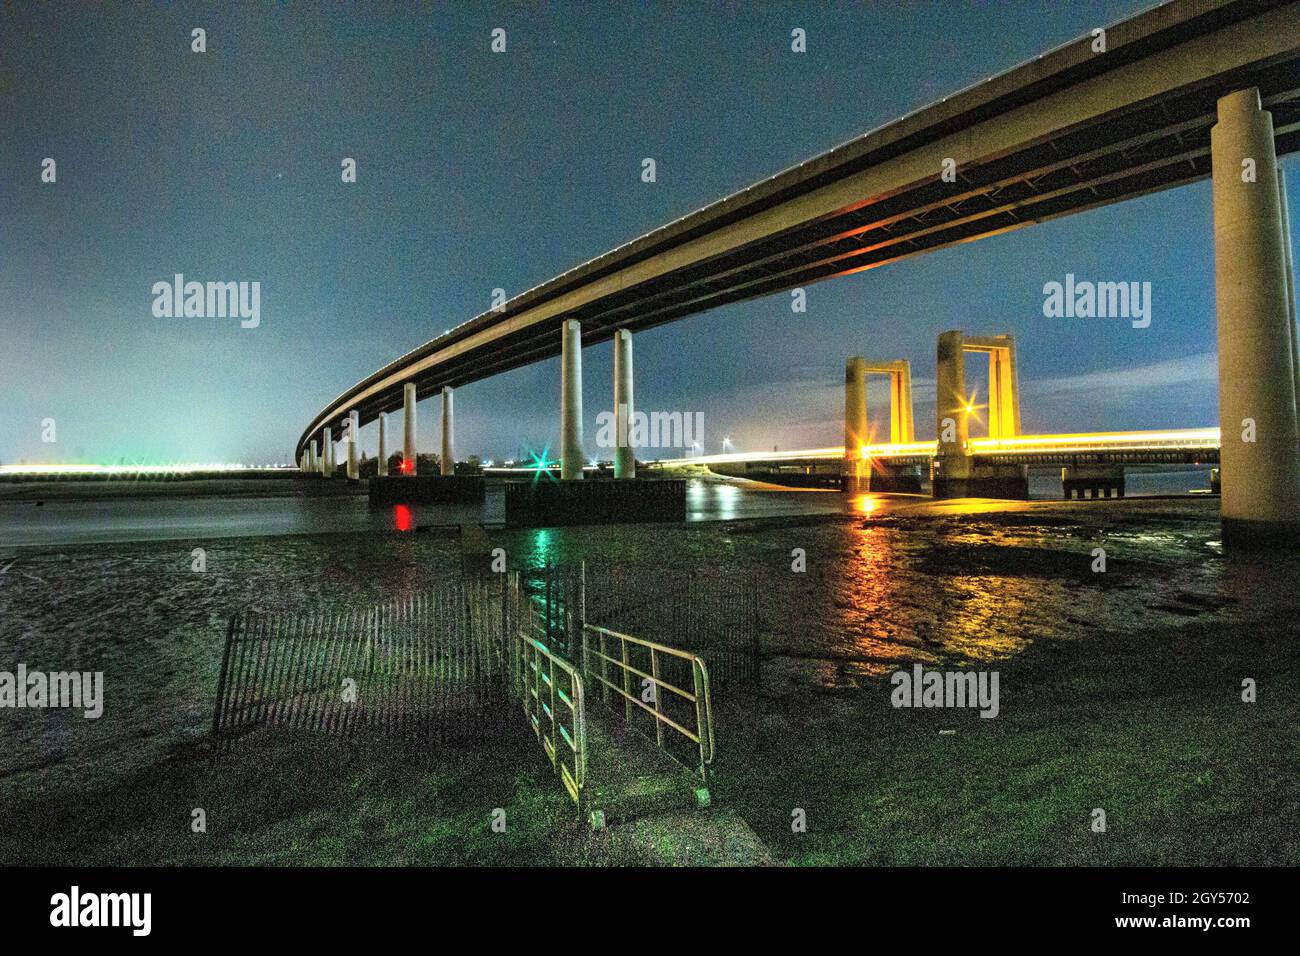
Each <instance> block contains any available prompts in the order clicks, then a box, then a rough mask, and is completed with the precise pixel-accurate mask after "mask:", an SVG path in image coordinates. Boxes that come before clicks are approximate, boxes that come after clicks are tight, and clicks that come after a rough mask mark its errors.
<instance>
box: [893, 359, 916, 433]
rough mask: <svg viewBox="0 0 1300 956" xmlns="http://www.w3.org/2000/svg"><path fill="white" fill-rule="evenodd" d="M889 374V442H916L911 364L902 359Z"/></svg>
mask: <svg viewBox="0 0 1300 956" xmlns="http://www.w3.org/2000/svg"><path fill="white" fill-rule="evenodd" d="M897 364H898V370H897V371H894V372H890V374H889V441H890V443H891V444H894V445H904V444H910V443H911V442H914V441H916V423H915V422H914V421H913V420H912V363H911V362H909V361H907V359H903V360H901V361H900V362H898V363H897Z"/></svg>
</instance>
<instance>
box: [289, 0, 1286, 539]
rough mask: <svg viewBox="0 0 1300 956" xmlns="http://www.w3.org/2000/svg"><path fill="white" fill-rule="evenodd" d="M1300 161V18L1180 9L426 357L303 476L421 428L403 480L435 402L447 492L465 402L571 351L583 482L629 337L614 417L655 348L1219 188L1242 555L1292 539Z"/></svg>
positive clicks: (571, 407)
mask: <svg viewBox="0 0 1300 956" xmlns="http://www.w3.org/2000/svg"><path fill="white" fill-rule="evenodd" d="M1298 145H1300V0H1172V2H1169V3H1166V4H1163V5H1161V6H1159V7H1155V8H1153V9H1151V10H1147V11H1145V12H1143V13H1140V14H1138V15H1136V16H1133V17H1130V18H1128V19H1126V20H1123V21H1121V22H1119V23H1115V24H1112V25H1110V26H1108V27H1106V28H1105V29H1104V30H1102V31H1100V32H1099V31H1093V32H1092V33H1090V34H1089V35H1087V36H1084V37H1081V38H1079V39H1078V40H1075V41H1073V42H1071V43H1067V44H1065V45H1064V46H1061V47H1058V48H1056V49H1054V50H1051V51H1049V52H1047V53H1044V54H1042V55H1040V56H1039V57H1037V58H1035V59H1034V60H1031V61H1029V62H1027V63H1024V64H1021V65H1020V66H1017V67H1015V68H1014V69H1011V70H1009V71H1007V72H1005V73H1002V74H999V75H997V76H994V77H991V78H989V79H988V80H986V81H984V82H982V83H979V84H977V85H975V86H972V87H970V88H968V89H966V90H963V91H961V92H959V93H956V94H954V95H952V96H949V97H945V98H944V99H942V100H940V101H939V102H937V103H933V104H931V105H930V106H927V107H925V108H924V109H921V110H918V111H916V112H914V113H911V114H909V115H907V116H904V117H902V118H901V119H899V120H896V121H895V122H892V123H890V124H888V125H886V126H883V127H881V128H879V129H876V130H874V131H872V132H869V133H867V134H865V135H863V136H860V137H858V138H856V139H854V140H851V141H850V142H848V143H845V144H844V145H843V146H840V147H837V148H835V149H832V150H830V151H828V152H826V153H823V154H821V155H819V156H816V157H813V158H812V159H809V160H808V161H806V162H804V163H800V164H799V165H798V166H795V167H792V168H790V169H787V170H785V171H783V172H781V173H779V174H777V175H775V176H772V177H770V178H768V179H766V180H763V181H761V182H758V183H755V184H754V185H752V186H749V187H748V188H746V189H744V190H741V191H740V192H737V193H735V194H733V195H731V196H728V197H726V198H724V199H722V200H720V201H718V202H716V203H713V204H712V205H710V206H707V207H705V208H703V209H700V210H698V211H696V212H694V213H691V214H690V215H688V216H685V217H683V218H681V219H678V220H676V221H674V222H672V223H669V224H667V225H665V226H663V227H661V228H659V229H656V230H654V231H653V232H650V233H648V234H646V235H644V236H641V237H640V238H638V239H635V240H633V241H631V242H629V243H626V244H624V245H622V246H620V247H618V248H617V249H614V250H611V251H610V252H607V253H605V254H604V255H601V256H599V257H597V258H595V259H592V260H590V261H589V262H586V263H583V264H582V265H580V266H577V267H575V268H573V269H570V270H569V271H568V272H565V273H563V274H561V275H559V276H557V277H555V278H553V279H551V280H549V281H547V282H544V283H542V284H541V285H538V286H536V287H534V288H532V289H529V290H528V291H526V292H524V293H522V294H520V295H518V296H516V297H515V298H513V299H511V300H510V301H508V302H506V303H505V304H504V305H503V306H502V307H500V308H499V309H497V310H494V311H489V312H486V313H484V314H482V315H480V316H478V317H477V318H474V319H471V320H470V321H468V322H465V323H464V324H462V325H460V326H458V327H456V328H454V329H452V330H451V331H449V332H447V333H446V334H444V335H441V336H439V337H437V338H435V339H432V340H431V341H429V342H427V343H425V344H424V345H422V346H420V347H418V348H416V349H414V350H412V351H410V352H408V353H407V354H406V355H403V356H402V357H400V358H398V359H396V360H395V361H393V362H391V363H389V364H388V365H386V366H385V367H384V368H382V369H380V370H378V371H377V372H375V373H373V374H372V375H369V376H367V377H366V378H365V379H363V380H362V381H360V382H358V383H357V384H356V385H354V386H352V387H351V388H349V389H348V390H346V391H345V392H344V393H343V394H341V395H340V396H339V397H338V398H336V399H334V400H333V401H332V402H330V403H329V404H327V405H326V406H325V407H324V408H323V409H322V410H321V412H320V413H319V414H318V415H317V416H316V417H315V418H314V419H313V420H312V421H311V422H310V423H309V424H308V425H307V427H306V429H305V430H304V431H303V434H302V437H301V438H300V439H299V441H298V445H297V449H296V455H297V459H298V461H299V463H300V465H301V466H302V467H303V468H304V469H307V470H310V469H312V468H313V467H321V468H322V469H324V468H326V467H328V465H327V464H325V463H328V462H331V461H332V457H333V446H334V440H335V437H336V436H337V435H338V431H339V429H340V428H342V427H343V426H344V423H345V422H346V423H347V427H348V428H349V429H350V434H352V435H355V433H356V430H357V429H358V428H360V427H362V426H364V425H366V424H367V423H369V422H371V421H374V420H376V419H378V420H379V428H380V435H381V443H382V447H384V448H385V449H386V440H387V435H386V422H385V420H384V418H385V415H386V414H387V413H388V412H391V411H393V410H395V409H397V408H404V412H405V433H406V434H405V437H406V440H405V443H404V447H403V456H404V462H405V463H406V464H405V466H404V470H408V471H409V470H411V468H412V466H413V462H414V458H415V442H414V438H415V433H414V427H413V424H414V417H415V410H416V403H417V401H418V400H419V399H420V398H423V397H426V396H430V395H433V394H439V393H440V394H441V395H442V417H443V425H444V428H443V438H442V451H443V469H444V473H445V472H446V471H447V470H448V469H449V468H451V462H452V460H453V457H454V444H453V441H452V431H453V427H454V423H453V408H452V390H453V389H454V388H455V387H457V386H459V385H462V384H465V383H468V382H472V381H476V380H478V379H481V378H485V377H487V376H490V375H494V374H497V373H498V372H503V371H506V370H508V369H512V368H516V367H519V366H521V365H525V364H528V363H530V362H534V361H537V360H539V359H544V358H548V357H551V356H554V355H556V354H557V353H558V354H560V355H561V356H562V367H563V379H562V384H561V398H560V416H561V423H562V428H561V432H562V443H561V455H562V461H563V467H562V473H563V477H564V478H565V479H568V480H571V481H575V480H578V479H580V478H581V477H582V468H581V462H582V458H583V451H582V398H581V395H582V393H581V375H582V362H581V349H582V347H583V346H584V345H590V344H594V343H597V342H601V341H604V340H606V339H609V338H614V337H616V344H615V356H616V368H617V371H616V374H615V387H614V405H615V407H616V408H617V407H619V405H623V406H625V407H627V408H629V409H630V408H631V407H632V405H633V402H632V333H633V332H635V331H637V330H639V329H644V328H651V327H653V326H656V325H661V324H663V323H666V322H671V321H675V320H677V319H680V318H684V317H686V316H689V315H693V314H696V313H698V312H702V311H705V310H707V309H711V308H714V307H716V306H719V305H723V304H726V303H728V302H735V301H740V300H743V299H748V298H753V297H756V296H762V295H767V294H770V293H773V292H778V291H781V290H786V289H791V288H795V287H799V286H803V285H807V284H808V283H811V282H816V281H820V280H822V279H828V278H832V277H835V276H841V275H847V274H850V273H853V272H859V271H862V270H864V269H870V268H874V267H877V266H881V265H884V264H886V263H889V262H893V261H895V260H898V259H902V258H906V257H909V256H914V255H919V254H922V253H924V252H928V251H931V250H933V249H940V248H944V247H946V246H950V245H954V244H956V243H961V242H968V241H970V240H973V239H977V238H981V237H984V236H990V235H997V234H1000V233H1004V232H1008V231H1011V230H1015V229H1020V228H1023V227H1025V226H1029V225H1032V224H1034V223H1037V222H1043V221H1046V220H1049V219H1053V218H1056V217H1059V216H1065V215H1069V214H1071V213H1074V212H1079V211H1082V210H1086V209H1092V208H1095V207H1097V206H1101V205H1105V204H1108V203H1113V202H1119V201H1122V200H1125V199H1129V198H1132V197H1135V196H1141V195H1144V194H1146V193H1150V192H1153V191H1156V190H1160V189H1166V188H1170V187H1173V186H1179V185H1183V184H1185V183H1190V182H1194V181H1197V180H1200V179H1204V178H1206V177H1212V179H1213V182H1214V193H1213V195H1214V200H1213V201H1214V220H1215V245H1216V286H1217V290H1218V294H1217V311H1218V337H1219V370H1220V376H1219V377H1220V382H1219V399H1220V413H1221V417H1222V420H1223V421H1224V422H1225V423H1226V425H1225V434H1228V435H1231V436H1236V435H1237V434H1238V433H1242V434H1244V433H1245V430H1246V429H1245V423H1247V422H1248V423H1249V430H1250V433H1251V435H1252V438H1253V440H1250V441H1245V440H1243V441H1236V440H1235V438H1234V440H1233V441H1230V442H1229V443H1228V444H1226V445H1225V446H1224V448H1223V450H1222V456H1223V459H1224V461H1223V470H1224V482H1223V500H1222V508H1223V524H1224V535H1225V538H1234V539H1242V540H1254V541H1259V540H1262V539H1264V538H1270V537H1277V538H1284V539H1287V538H1293V537H1296V536H1298V535H1300V456H1297V436H1298V434H1300V432H1298V430H1297V414H1296V394H1297V391H1298V390H1300V386H1298V384H1297V371H1298V370H1300V363H1298V362H1297V361H1296V358H1295V355H1296V331H1295V316H1294V294H1293V291H1292V288H1291V287H1292V282H1293V280H1292V278H1291V258H1290V237H1289V235H1288V230H1287V220H1286V214H1285V210H1284V203H1285V193H1284V192H1283V189H1282V181H1281V170H1280V169H1279V167H1278V163H1277V156H1279V155H1282V154H1285V153H1288V152H1292V151H1294V150H1295V149H1296V148H1297V146H1298ZM1247 166H1249V168H1250V175H1249V177H1247V176H1245V175H1243V171H1244V170H1245V169H1246V167H1247ZM1000 416H1001V413H1000ZM958 427H960V426H959V425H958ZM958 444H960V441H959V442H958ZM349 445H350V447H351V448H352V449H353V456H354V457H355V442H354V441H353V442H350V443H349ZM962 457H963V458H966V459H969V458H970V457H971V456H962ZM382 459H383V455H382V454H381V462H382ZM617 460H618V461H619V462H621V465H619V466H618V468H617V471H618V473H619V476H620V477H622V478H631V477H633V476H634V474H635V461H634V459H633V455H632V451H631V449H627V448H626V447H620V450H619V455H618V458H617ZM940 460H941V463H942V465H943V466H944V467H943V468H941V471H942V476H941V477H942V481H943V482H944V483H945V486H946V487H949V488H950V489H951V490H953V491H954V492H960V490H961V488H962V485H963V482H968V481H969V479H970V478H972V477H974V478H978V477H981V476H980V475H978V474H971V475H967V474H963V468H964V467H965V466H967V465H970V466H975V465H976V464H977V462H974V461H963V460H962V458H959V457H957V456H956V455H955V454H952V453H951V450H950V449H949V450H948V451H947V452H945V450H943V449H941V452H940ZM381 467H383V465H382V463H381ZM329 473H330V474H332V473H333V471H332V469H330V470H329ZM349 473H350V474H355V468H353V467H351V462H350V471H349Z"/></svg>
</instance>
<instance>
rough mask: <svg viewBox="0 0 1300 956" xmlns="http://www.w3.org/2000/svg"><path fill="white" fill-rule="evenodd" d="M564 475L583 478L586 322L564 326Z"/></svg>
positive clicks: (562, 443) (562, 333) (565, 324)
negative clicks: (583, 366)
mask: <svg viewBox="0 0 1300 956" xmlns="http://www.w3.org/2000/svg"><path fill="white" fill-rule="evenodd" d="M560 335H561V339H560V477H561V478H563V479H564V480H565V481H578V480H580V479H581V478H582V325H581V324H580V323H579V322H577V321H576V320H574V319H568V320H567V321H565V323H564V325H563V326H561V328H560Z"/></svg>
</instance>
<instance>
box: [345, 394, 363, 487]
mask: <svg viewBox="0 0 1300 956" xmlns="http://www.w3.org/2000/svg"><path fill="white" fill-rule="evenodd" d="M360 430H361V414H360V413H359V412H358V411H357V410H356V409H355V408H354V409H352V411H350V412H348V481H359V480H360V479H361V465H360V463H359V462H358V461H357V437H358V436H357V432H359V431H360Z"/></svg>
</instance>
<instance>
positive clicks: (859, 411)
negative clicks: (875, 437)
mask: <svg viewBox="0 0 1300 956" xmlns="http://www.w3.org/2000/svg"><path fill="white" fill-rule="evenodd" d="M866 443H867V360H866V359H864V358H863V357H862V356H860V355H854V356H851V357H850V358H849V359H848V360H847V361H846V362H845V363H844V480H843V482H842V484H841V487H842V488H843V489H844V490H845V491H848V492H854V493H856V492H858V491H863V490H865V489H864V485H865V483H866V478H867V467H868V466H867V463H866V462H865V461H863V459H862V453H861V449H862V446H863V445H865V444H866Z"/></svg>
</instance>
